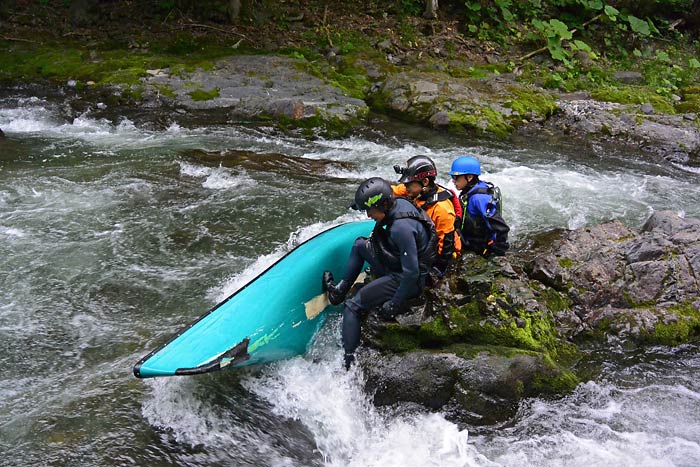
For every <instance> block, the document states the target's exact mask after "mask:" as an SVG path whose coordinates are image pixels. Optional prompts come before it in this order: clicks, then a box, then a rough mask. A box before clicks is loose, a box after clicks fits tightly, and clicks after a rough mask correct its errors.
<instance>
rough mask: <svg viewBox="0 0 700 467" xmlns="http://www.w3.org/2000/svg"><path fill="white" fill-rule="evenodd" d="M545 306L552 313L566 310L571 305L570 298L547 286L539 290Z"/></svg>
mask: <svg viewBox="0 0 700 467" xmlns="http://www.w3.org/2000/svg"><path fill="white" fill-rule="evenodd" d="M540 294H541V296H542V298H543V299H544V302H545V304H546V305H547V308H549V311H551V312H552V313H557V312H560V311H565V310H568V309H569V308H570V307H571V299H570V298H569V297H568V296H567V295H564V294H562V293H559V292H557V291H556V290H554V289H552V288H550V287H547V288H545V289H544V290H542V291H541V292H540Z"/></svg>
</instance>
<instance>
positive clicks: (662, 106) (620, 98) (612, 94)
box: [591, 86, 675, 114]
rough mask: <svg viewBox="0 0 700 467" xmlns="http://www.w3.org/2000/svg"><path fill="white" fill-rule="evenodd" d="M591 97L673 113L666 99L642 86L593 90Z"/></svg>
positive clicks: (671, 106)
mask: <svg viewBox="0 0 700 467" xmlns="http://www.w3.org/2000/svg"><path fill="white" fill-rule="evenodd" d="M591 97H593V99H596V100H599V101H605V102H617V103H618V104H651V105H652V106H653V107H654V109H655V110H656V111H657V112H664V113H671V114H672V113H675V110H674V108H673V105H672V104H671V102H670V101H669V100H668V99H666V98H664V97H662V96H660V95H659V94H657V93H656V92H654V91H653V90H652V89H650V88H648V87H644V86H621V87H609V86H608V87H601V88H598V89H595V90H593V91H592V92H591Z"/></svg>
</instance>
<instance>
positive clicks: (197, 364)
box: [133, 221, 374, 378]
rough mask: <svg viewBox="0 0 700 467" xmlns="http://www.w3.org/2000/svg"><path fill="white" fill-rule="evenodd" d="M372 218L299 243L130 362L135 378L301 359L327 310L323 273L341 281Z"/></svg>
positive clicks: (331, 230) (190, 373) (328, 307)
mask: <svg viewBox="0 0 700 467" xmlns="http://www.w3.org/2000/svg"><path fill="white" fill-rule="evenodd" d="M373 226H374V222H373V221H363V222H351V223H347V224H341V225H338V226H336V227H332V228H331V229H328V230H326V231H324V232H321V233H320V234H318V235H316V236H314V237H313V238H311V239H309V240H307V241H305V242H304V243H302V244H301V245H299V246H297V247H296V248H295V249H293V250H292V251H290V252H289V253H288V254H287V255H285V256H284V257H282V258H281V259H280V260H278V261H277V262H276V263H274V264H273V265H272V266H270V267H269V268H268V269H266V270H265V271H263V272H262V273H261V274H260V275H258V276H257V277H256V278H255V279H253V280H252V281H250V282H249V283H248V284H246V285H245V286H243V287H242V288H241V289H239V290H238V291H236V292H235V293H234V294H233V295H231V296H230V297H228V298H227V299H226V300H224V301H223V302H221V303H219V304H218V305H216V306H215V307H214V308H213V309H211V310H210V311H209V312H207V313H206V314H204V315H203V316H201V317H200V318H199V319H197V320H196V321H195V322H193V323H192V324H190V325H189V326H187V327H186V328H185V329H183V330H181V331H180V332H178V333H177V334H175V335H174V336H173V337H171V338H170V339H169V340H168V342H166V343H165V344H164V345H162V346H161V347H159V348H157V349H156V350H154V351H153V352H151V353H149V354H148V355H146V356H145V357H144V358H142V359H141V360H140V361H139V362H138V363H137V364H136V365H134V369H133V370H134V375H136V376H137V377H139V378H151V377H156V376H175V375H192V374H200V373H208V372H211V371H217V370H220V369H223V368H226V367H239V366H245V365H253V364H260V363H268V362H272V361H276V360H281V359H285V358H290V357H293V356H296V355H300V354H303V353H304V352H306V349H307V347H308V345H309V343H310V342H311V339H312V338H313V336H314V334H315V333H316V331H318V329H319V328H320V327H321V326H322V325H323V322H324V320H325V316H326V314H327V313H326V312H327V311H328V310H329V309H330V308H331V307H332V306H331V305H330V304H329V303H328V299H327V296H326V294H324V293H323V290H322V285H321V277H322V274H323V271H326V270H329V271H332V272H333V274H334V276H335V277H341V276H342V274H343V269H344V267H345V263H346V262H347V259H348V255H349V254H350V249H351V248H352V245H353V242H354V240H355V239H356V238H357V237H366V236H369V234H370V232H371V231H372V228H373Z"/></svg>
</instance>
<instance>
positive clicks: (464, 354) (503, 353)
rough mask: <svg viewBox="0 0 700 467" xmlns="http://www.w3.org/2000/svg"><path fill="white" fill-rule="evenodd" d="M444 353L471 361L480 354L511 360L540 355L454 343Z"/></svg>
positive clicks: (518, 350)
mask: <svg viewBox="0 0 700 467" xmlns="http://www.w3.org/2000/svg"><path fill="white" fill-rule="evenodd" d="M444 350H445V351H446V352H450V353H454V354H455V355H457V356H458V357H461V358H464V359H472V358H474V357H476V356H477V355H479V354H481V353H488V354H490V355H497V356H500V357H506V358H513V357H515V356H516V355H541V354H540V353H539V352H534V351H532V350H524V349H518V348H515V347H504V346H500V345H474V344H464V343H456V344H451V345H449V346H447V347H445V348H444Z"/></svg>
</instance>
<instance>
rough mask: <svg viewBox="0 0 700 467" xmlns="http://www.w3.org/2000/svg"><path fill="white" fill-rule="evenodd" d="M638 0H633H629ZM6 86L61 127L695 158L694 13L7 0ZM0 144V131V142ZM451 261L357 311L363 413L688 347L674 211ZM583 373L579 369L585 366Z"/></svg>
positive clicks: (697, 67)
mask: <svg viewBox="0 0 700 467" xmlns="http://www.w3.org/2000/svg"><path fill="white" fill-rule="evenodd" d="M638 3H644V5H638ZM0 15H1V17H2V23H0V46H2V47H1V49H0V80H2V82H3V83H4V84H5V90H4V91H3V92H31V93H35V94H44V95H56V94H58V95H60V96H61V98H65V99H67V100H68V101H69V103H70V105H71V111H72V112H74V113H75V114H76V115H77V114H79V113H82V112H85V111H90V112H93V113H95V114H97V115H102V116H105V117H107V118H117V116H121V115H125V114H130V115H134V116H135V118H140V119H143V120H145V121H148V122H149V123H155V124H164V125H165V124H168V123H169V122H172V121H176V120H177V118H178V116H181V115H185V114H186V115H187V116H188V118H190V119H191V118H195V117H198V116H199V117H201V118H206V120H207V122H211V121H221V122H230V121H235V122H247V123H253V124H254V123H255V122H264V123H265V124H269V123H270V122H273V123H275V124H276V125H277V126H278V127H279V128H280V129H281V130H283V131H290V132H299V133H301V134H303V135H305V136H307V137H315V136H317V135H326V134H331V135H338V134H345V133H347V132H350V131H353V129H354V128H356V127H358V126H361V125H362V124H363V123H365V122H367V120H368V119H370V118H375V119H376V118H386V117H387V116H389V117H393V118H399V119H402V120H405V121H408V122H413V123H416V124H419V125H425V126H428V127H431V128H434V129H435V130H436V131H450V132H457V133H463V134H465V135H469V136H480V137H492V138H501V139H503V138H510V137H513V136H517V135H527V136H532V137H536V136H539V135H542V134H566V135H567V136H570V137H580V138H581V141H582V143H584V144H590V143H591V141H596V142H598V143H600V144H611V145H628V146H631V147H633V148H637V149H638V150H639V151H641V152H646V153H648V154H649V155H650V156H651V157H660V158H663V159H665V160H669V161H672V162H677V163H683V164H689V165H697V164H698V153H699V152H700V136H699V134H700V133H699V130H700V126H699V125H700V121H699V120H698V115H700V114H699V113H698V112H699V111H700V88H699V87H698V86H697V85H696V84H695V83H696V82H697V80H698V77H699V75H700V62H698V59H697V58H696V57H697V56H698V43H697V42H696V37H694V36H693V35H692V32H693V31H694V30H695V31H696V30H697V27H696V26H697V24H698V23H699V22H700V19H699V18H700V7H699V6H698V5H697V4H696V2H691V1H684V0H665V1H664V0H659V1H655V2H626V1H619V2H612V1H609V2H604V1H602V0H558V1H543V0H542V1H540V0H529V1H524V2H516V1H510V0H493V1H487V0H482V1H461V2H446V1H444V2H440V8H439V10H438V11H437V16H436V17H433V18H425V17H424V16H423V4H422V2H418V1H412V0H402V1H399V2H388V1H386V2H383V1H369V0H368V1H357V2H355V1H347V2H333V1H329V2H320V1H319V2H314V1H312V2H297V1H291V0H290V1H272V0H267V1H258V2H252V1H251V2H243V3H239V2H207V5H206V6H205V7H201V5H199V2H192V1H185V0H181V1H155V2H145V1H133V2H117V3H112V2H99V1H87V0H83V1H73V2H52V1H37V2H18V1H9V2H5V3H4V4H3V6H2V7H0ZM1 134H2V133H1V132H0V135H1ZM546 237H547V238H546V241H545V239H535V240H534V242H535V243H537V242H538V241H539V242H541V244H542V245H546V247H544V248H538V249H537V251H538V253H537V254H534V253H533V251H534V250H525V251H522V252H519V253H517V254H514V255H513V256H512V257H509V259H507V260H506V259H498V260H493V261H485V260H483V259H481V258H476V257H469V256H467V257H465V258H464V259H463V260H462V261H461V262H460V263H459V266H458V271H456V272H455V274H453V275H452V277H451V278H450V279H448V280H446V281H444V282H443V283H442V284H440V285H439V286H438V287H436V288H435V289H433V290H432V291H430V292H429V293H428V297H427V300H426V302H425V303H423V304H419V305H416V306H415V307H413V308H412V311H411V312H410V313H408V314H407V315H404V316H401V317H399V319H398V321H397V322H396V323H382V322H378V321H371V322H370V323H369V324H370V325H369V326H367V327H366V329H365V333H364V339H365V342H367V343H368V344H369V345H368V349H369V350H367V351H366V353H365V354H363V355H361V359H360V360H361V363H362V364H363V366H364V367H365V368H366V370H367V372H368V376H367V389H368V391H370V392H372V393H374V395H375V399H374V400H375V404H379V405H382V404H393V403H395V402H396V401H404V402H414V403H419V404H422V405H424V406H426V407H429V408H432V409H440V410H443V411H446V412H447V413H448V414H451V416H452V417H453V418H454V419H456V420H460V421H464V422H466V423H496V422H499V421H501V420H503V419H505V418H507V417H509V416H511V415H512V414H513V411H514V410H515V407H516V403H517V401H518V400H520V399H521V398H523V397H529V396H536V395H551V394H561V393H564V392H567V391H569V390H571V389H573V388H574V387H575V386H576V385H577V384H578V382H579V381H580V380H581V379H582V378H587V377H590V376H591V375H592V374H594V370H591V369H590V368H589V367H588V366H587V365H586V364H585V360H586V350H585V349H587V348H589V347H590V346H597V345H609V343H610V342H611V341H614V342H622V343H624V345H626V346H642V345H648V344H663V345H677V344H680V343H683V342H687V341H688V340H691V339H696V338H697V336H698V335H700V312H699V311H698V309H699V307H700V293H699V292H698V290H699V289H700V286H699V285H698V281H697V279H696V277H699V276H698V272H700V263H698V261H700V254H698V248H699V245H700V228H699V227H698V223H697V222H696V221H694V220H683V219H680V218H678V217H677V216H675V215H674V214H672V213H660V214H657V215H654V216H653V217H652V218H651V219H650V220H649V222H648V223H647V225H645V227H644V228H643V229H641V230H640V231H635V230H631V229H628V228H626V227H624V226H622V225H621V224H619V223H610V224H603V225H601V226H597V227H595V228H592V229H583V230H581V231H574V232H552V233H550V234H547V236H546ZM592 371H593V373H591V372H592Z"/></svg>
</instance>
